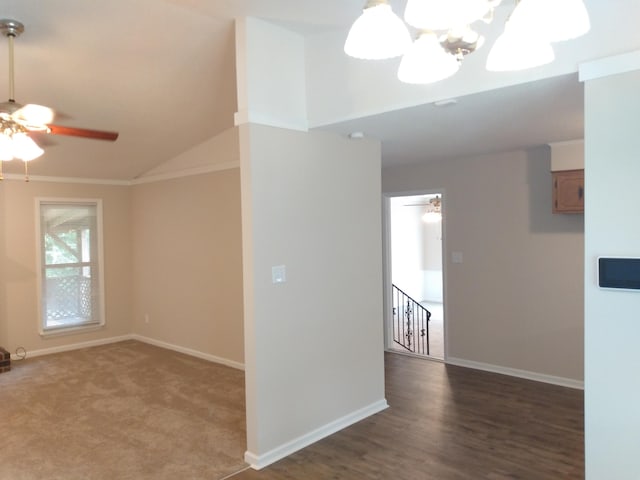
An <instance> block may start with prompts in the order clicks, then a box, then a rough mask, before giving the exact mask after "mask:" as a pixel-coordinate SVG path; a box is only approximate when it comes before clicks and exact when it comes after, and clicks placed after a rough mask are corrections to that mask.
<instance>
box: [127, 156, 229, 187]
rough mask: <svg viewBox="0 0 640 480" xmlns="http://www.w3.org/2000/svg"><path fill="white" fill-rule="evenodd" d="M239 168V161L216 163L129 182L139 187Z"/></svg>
mask: <svg viewBox="0 0 640 480" xmlns="http://www.w3.org/2000/svg"><path fill="white" fill-rule="evenodd" d="M234 168H240V161H239V160H236V161H233V162H224V163H218V164H216V165H206V166H204V167H193V168H187V169H184V170H177V171H175V172H167V173H158V174H156V175H149V176H146V177H145V176H143V177H139V178H136V179H134V180H132V181H131V182H130V184H131V185H141V184H144V183H153V182H162V181H164V180H173V179H174V178H182V177H191V176H194V175H203V174H205V173H211V172H219V171H222V170H232V169H234Z"/></svg>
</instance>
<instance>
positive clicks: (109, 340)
mask: <svg viewBox="0 0 640 480" xmlns="http://www.w3.org/2000/svg"><path fill="white" fill-rule="evenodd" d="M132 339H133V335H121V336H119V337H110V338H102V339H100V340H91V341H89V342H80V343H71V344H69V345H61V346H59V347H51V348H43V349H40V350H31V351H27V357H28V358H32V357H41V356H43V355H51V354H53V353H62V352H70V351H72V350H80V349H81V348H89V347H98V346H100V345H109V344H110V343H118V342H124V341H125V340H132ZM11 359H12V360H20V357H18V356H17V355H16V354H15V353H14V354H12V355H11Z"/></svg>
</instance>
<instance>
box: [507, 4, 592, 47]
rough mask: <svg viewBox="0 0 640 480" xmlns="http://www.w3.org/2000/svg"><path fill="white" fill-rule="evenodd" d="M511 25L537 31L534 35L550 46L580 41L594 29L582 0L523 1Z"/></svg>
mask: <svg viewBox="0 0 640 480" xmlns="http://www.w3.org/2000/svg"><path fill="white" fill-rule="evenodd" d="M510 22H512V24H513V26H514V28H517V29H523V30H529V31H531V32H533V30H534V29H535V35H538V36H540V35H542V36H544V38H546V39H547V41H549V42H560V41H563V40H570V39H572V38H576V37H580V36H581V35H584V34H585V33H587V32H588V31H589V29H590V28H591V23H590V21H589V13H588V12H587V8H586V7H585V5H584V3H583V2H582V0H521V1H520V3H519V4H518V5H517V7H516V8H515V10H514V11H513V13H512V15H511V19H510Z"/></svg>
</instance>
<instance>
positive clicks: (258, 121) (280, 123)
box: [233, 109, 309, 132]
mask: <svg viewBox="0 0 640 480" xmlns="http://www.w3.org/2000/svg"><path fill="white" fill-rule="evenodd" d="M233 122H234V126H236V127H239V126H240V125H245V124H254V125H265V126H267V127H276V128H284V129H287V130H295V131H298V132H308V131H309V121H308V120H302V119H301V120H300V123H298V122H296V121H293V122H292V121H290V120H283V119H280V118H275V117H273V116H271V115H269V114H265V113H263V112H256V111H254V110H248V109H242V110H240V111H238V112H236V113H235V114H234V116H233Z"/></svg>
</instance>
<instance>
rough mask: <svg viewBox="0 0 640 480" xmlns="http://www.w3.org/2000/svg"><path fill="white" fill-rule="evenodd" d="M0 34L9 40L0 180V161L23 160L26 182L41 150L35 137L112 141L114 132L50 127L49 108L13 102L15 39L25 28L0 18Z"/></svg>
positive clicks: (0, 117)
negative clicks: (33, 161)
mask: <svg viewBox="0 0 640 480" xmlns="http://www.w3.org/2000/svg"><path fill="white" fill-rule="evenodd" d="M0 32H1V33H2V34H3V35H4V36H5V37H7V39H8V41H9V100H7V101H6V102H1V103H0V180H2V178H3V177H2V162H6V161H10V160H13V159H18V160H22V161H23V162H24V165H25V178H26V180H27V181H29V176H28V170H27V163H28V162H29V161H31V160H33V159H35V158H38V157H39V156H40V155H42V154H43V153H44V150H42V148H40V146H39V145H38V144H37V143H36V142H35V141H34V140H33V138H31V137H32V135H34V134H36V135H37V134H39V133H40V134H50V135H67V136H72V137H84V138H92V139H97V140H107V141H111V142H113V141H115V140H116V139H117V138H118V133H116V132H105V131H102V130H89V129H86V128H77V127H65V126H61V125H53V124H52V123H51V122H53V120H54V118H55V115H56V113H55V112H54V111H53V110H52V109H51V108H49V107H45V106H43V105H36V104H33V103H29V104H26V105H21V104H19V103H17V102H16V100H15V82H14V67H13V43H14V39H15V38H16V37H17V36H19V35H20V34H21V33H22V32H24V25H23V24H22V23H20V22H18V21H16V20H8V19H0Z"/></svg>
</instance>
